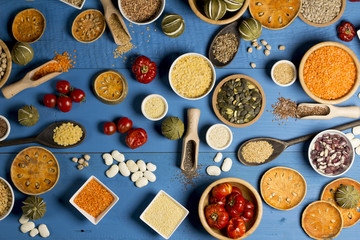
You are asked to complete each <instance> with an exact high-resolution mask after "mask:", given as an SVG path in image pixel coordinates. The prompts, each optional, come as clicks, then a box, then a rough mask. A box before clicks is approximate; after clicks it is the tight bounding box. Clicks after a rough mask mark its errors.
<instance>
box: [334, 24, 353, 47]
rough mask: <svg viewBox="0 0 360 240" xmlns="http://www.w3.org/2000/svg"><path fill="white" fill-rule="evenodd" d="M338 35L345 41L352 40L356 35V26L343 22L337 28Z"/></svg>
mask: <svg viewBox="0 0 360 240" xmlns="http://www.w3.org/2000/svg"><path fill="white" fill-rule="evenodd" d="M337 32H338V36H339V38H340V39H341V40H343V41H345V42H350V41H351V40H353V38H354V37H355V36H356V31H355V27H354V25H353V24H351V23H349V22H342V23H341V25H340V26H338V28H337Z"/></svg>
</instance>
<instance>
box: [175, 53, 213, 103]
mask: <svg viewBox="0 0 360 240" xmlns="http://www.w3.org/2000/svg"><path fill="white" fill-rule="evenodd" d="M187 56H197V57H201V58H203V59H205V60H206V61H207V62H208V63H209V66H210V68H211V70H212V73H213V79H212V83H211V87H210V88H209V90H208V91H207V92H206V93H205V94H203V95H201V96H200V97H197V98H189V97H185V96H183V95H181V94H180V93H178V92H177V91H176V89H175V87H174V86H173V85H172V82H171V74H172V71H173V69H174V67H175V65H176V63H177V62H178V61H179V60H180V59H181V58H183V57H187ZM215 81H216V72H215V68H214V65H213V64H212V63H211V61H210V60H209V59H208V58H207V57H205V56H204V55H201V54H199V53H185V54H183V55H181V56H179V57H178V58H177V59H175V61H174V62H173V63H172V64H171V67H170V70H169V83H170V86H171V88H172V90H173V91H174V92H175V93H176V94H177V95H178V96H180V97H182V98H184V99H187V100H198V99H201V98H204V97H205V96H207V95H208V94H209V93H210V92H211V90H212V89H213V88H214V85H215Z"/></svg>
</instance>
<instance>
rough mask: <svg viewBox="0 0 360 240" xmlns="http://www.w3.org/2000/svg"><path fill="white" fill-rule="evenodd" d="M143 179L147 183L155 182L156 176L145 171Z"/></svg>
mask: <svg viewBox="0 0 360 240" xmlns="http://www.w3.org/2000/svg"><path fill="white" fill-rule="evenodd" d="M144 177H145V178H146V179H147V180H149V182H155V181H156V176H155V174H154V173H153V172H150V171H145V172H144Z"/></svg>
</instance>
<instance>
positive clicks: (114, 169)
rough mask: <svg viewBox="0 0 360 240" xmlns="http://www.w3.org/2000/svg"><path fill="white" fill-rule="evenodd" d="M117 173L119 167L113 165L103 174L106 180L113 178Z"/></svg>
mask: <svg viewBox="0 0 360 240" xmlns="http://www.w3.org/2000/svg"><path fill="white" fill-rule="evenodd" d="M118 172H119V166H118V165H116V164H114V165H112V166H111V167H110V168H109V169H108V170H107V171H106V172H105V174H106V176H107V177H108V178H113V177H115V176H116V174H117V173H118Z"/></svg>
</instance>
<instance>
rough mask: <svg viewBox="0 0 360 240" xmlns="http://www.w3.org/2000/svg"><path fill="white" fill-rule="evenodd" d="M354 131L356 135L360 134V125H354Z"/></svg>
mask: <svg viewBox="0 0 360 240" xmlns="http://www.w3.org/2000/svg"><path fill="white" fill-rule="evenodd" d="M352 133H353V134H354V135H359V134H360V126H357V127H354V128H353V129H352Z"/></svg>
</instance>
